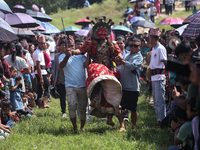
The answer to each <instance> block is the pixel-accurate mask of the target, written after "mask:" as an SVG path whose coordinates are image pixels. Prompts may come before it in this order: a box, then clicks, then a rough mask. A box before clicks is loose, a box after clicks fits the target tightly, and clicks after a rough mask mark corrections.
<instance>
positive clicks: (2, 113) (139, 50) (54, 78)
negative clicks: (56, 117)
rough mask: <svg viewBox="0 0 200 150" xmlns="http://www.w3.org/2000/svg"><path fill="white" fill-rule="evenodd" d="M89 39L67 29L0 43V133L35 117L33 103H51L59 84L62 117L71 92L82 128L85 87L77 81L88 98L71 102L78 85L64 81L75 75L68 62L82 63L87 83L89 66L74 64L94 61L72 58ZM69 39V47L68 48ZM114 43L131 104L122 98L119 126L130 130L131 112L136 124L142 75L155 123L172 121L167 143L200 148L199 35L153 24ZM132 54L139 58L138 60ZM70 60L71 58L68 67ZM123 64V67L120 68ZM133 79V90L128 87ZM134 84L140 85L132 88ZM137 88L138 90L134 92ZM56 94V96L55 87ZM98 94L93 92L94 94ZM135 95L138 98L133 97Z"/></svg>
mask: <svg viewBox="0 0 200 150" xmlns="http://www.w3.org/2000/svg"><path fill="white" fill-rule="evenodd" d="M66 40H67V41H66ZM86 42H88V39H86V38H85V37H82V36H77V35H72V36H68V38H67V39H65V38H64V36H63V35H61V34H58V35H51V36H44V35H38V36H37V35H36V36H26V37H20V39H19V41H16V42H2V43H1V44H0V59H1V62H0V63H1V64H0V80H1V81H0V89H1V90H0V99H1V100H0V106H1V107H0V138H5V137H8V136H9V135H10V134H13V131H12V128H13V126H14V123H17V122H21V121H23V120H25V119H29V121H30V122H31V117H33V116H35V117H37V116H36V115H34V111H33V108H34V107H38V108H41V109H42V108H48V109H51V108H50V107H49V105H48V104H47V103H48V102H49V101H50V100H51V95H50V93H51V92H50V87H51V88H52V87H56V89H57V92H58V93H59V94H60V97H59V98H60V105H61V112H62V117H63V118H66V117H67V116H66V97H67V102H68V110H69V115H70V119H71V122H72V124H73V127H74V128H73V129H74V132H77V126H76V113H74V112H73V111H74V109H79V110H78V112H79V117H80V119H81V130H83V128H84V124H85V120H86V107H87V102H88V98H87V96H86V89H85V87H84V88H83V89H82V87H81V88H80V87H79V86H78V85H77V87H76V88H75V89H76V90H83V91H81V93H82V95H81V96H80V97H79V98H78V99H80V101H82V99H85V101H84V104H81V102H80V101H78V102H76V103H75V104H74V105H73V104H72V103H73V102H72V101H69V99H70V100H71V99H73V98H71V97H70V98H68V96H69V95H70V94H71V93H72V92H74V91H73V89H70V88H66V84H67V85H68V84H69V83H65V82H66V80H72V79H74V78H75V77H72V76H71V77H69V76H67V77H66V74H69V72H70V71H71V70H70V69H69V68H67V67H71V68H72V70H73V69H79V70H75V71H74V72H76V73H77V74H78V75H79V76H81V78H82V76H84V78H82V79H83V80H84V81H80V82H83V84H85V80H86V77H85V76H86V75H85V71H84V70H85V69H82V70H81V68H80V67H81V66H78V67H79V68H77V66H76V65H79V64H80V65H81V64H82V66H83V68H84V67H87V66H88V65H87V63H90V62H87V61H88V60H87V58H88V56H84V55H83V57H85V58H83V57H82V56H79V57H78V59H77V60H76V61H75V63H73V64H71V62H73V59H70V58H72V55H74V54H75V53H76V52H77V51H76V50H79V49H82V46H83V45H84V44H85V43H86ZM66 43H67V44H68V48H66ZM113 43H114V44H117V46H118V48H119V49H120V50H121V52H120V53H121V55H122V56H121V57H120V56H117V57H116V58H115V59H116V60H113V61H115V62H116V65H117V66H114V68H115V70H116V71H118V72H119V77H118V80H119V82H120V83H121V84H122V90H123V96H122V99H125V101H123V102H125V103H127V102H128V103H127V104H128V105H129V103H130V105H131V106H130V107H129V106H127V104H124V103H121V106H122V107H121V114H120V116H122V119H120V117H119V122H120V125H121V128H120V131H126V129H125V126H124V123H123V121H128V120H129V119H128V118H129V112H130V115H131V123H132V125H133V128H132V129H133V130H136V121H137V111H136V110H137V99H138V96H139V91H140V86H141V84H140V83H141V80H144V82H146V84H148V86H149V91H150V93H151V89H152V95H153V99H152V98H151V94H148V95H147V99H148V98H149V101H153V103H154V107H155V112H156V118H157V123H156V126H155V127H156V128H161V129H162V128H165V127H168V128H169V133H166V134H173V135H174V144H175V146H171V147H170V145H169V147H170V148H169V149H182V148H186V149H195V150H197V149H198V148H200V146H199V144H200V140H199V117H200V116H199V115H200V114H199V113H200V112H199V111H200V99H199V96H200V93H199V92H200V91H199V89H200V79H199V76H200V68H199V66H200V65H199V63H200V52H199V51H200V48H199V46H200V37H198V38H195V39H191V38H185V37H181V36H180V35H179V33H178V32H177V31H167V32H162V33H161V32H160V31H159V29H158V28H157V29H156V28H152V29H151V30H150V31H144V33H143V34H135V35H134V34H127V35H123V34H119V33H118V34H116V35H115V41H114V42H113ZM71 49H73V51H71ZM74 50H75V51H74ZM88 53H89V52H88ZM136 54H137V57H136ZM88 55H89V54H88ZM133 56H134V57H133ZM140 56H141V57H140ZM134 58H135V59H136V58H137V61H135V60H134ZM74 59H75V58H74ZM69 61H70V64H69V66H67V67H66V65H67V63H68V62H69ZM140 62H141V63H140ZM127 64H130V68H131V67H132V68H131V70H130V71H129V72H128V71H127V70H126V69H127V68H128V67H127V66H128V65H127ZM165 66H166V67H165ZM126 67H127V68H126ZM181 67H182V68H181ZM122 68H123V69H124V70H121V69H122ZM185 68H186V69H185ZM187 69H188V70H187ZM135 70H136V71H135ZM126 71H127V72H126ZM134 71H135V72H134ZM170 71H172V72H170ZM124 72H126V73H124ZM129 73H130V74H129ZM132 74H134V78H132V77H133V76H132ZM67 78H70V79H67ZM78 80H79V79H78ZM132 80H134V81H133V83H134V84H138V86H137V87H132V85H130V83H127V81H128V82H132ZM137 81H138V82H137ZM151 83H152V84H151ZM70 84H73V83H70ZM129 85H130V86H131V87H129V88H131V90H130V91H131V92H129V90H127V89H128V86H129ZM65 88H66V90H65ZM95 88H98V86H95V87H94V90H95ZM134 88H135V89H136V90H132V89H134ZM97 90H98V89H97ZM133 91H134V92H136V94H133V93H132V92H133ZM75 92H77V91H75ZM77 93H78V92H77ZM84 94H85V95H84ZM83 95H84V96H83ZM52 96H54V97H55V92H54V95H52ZM89 98H92V96H91V97H89ZM95 98H96V97H93V99H94V100H95ZM131 98H132V99H133V101H134V102H132V101H131V102H130V100H129V99H131ZM134 98H135V99H134ZM93 99H92V100H93ZM126 100H127V101H126ZM77 103H78V104H79V103H80V106H78V107H77V106H76V105H77ZM82 103H83V102H82ZM90 105H91V106H92V107H94V108H95V107H96V106H95V105H96V103H95V101H91V104H90ZM81 106H82V107H81ZM88 107H89V105H88ZM36 109H37V108H36ZM119 109H120V108H119ZM74 117H75V118H74ZM109 117H110V116H108V122H107V124H108V125H111V126H114V125H115V124H114V123H113V122H112V118H109ZM74 119H75V120H74ZM109 119H111V120H109ZM155 122H156V121H155ZM10 136H12V135H10ZM180 147H181V148H180Z"/></svg>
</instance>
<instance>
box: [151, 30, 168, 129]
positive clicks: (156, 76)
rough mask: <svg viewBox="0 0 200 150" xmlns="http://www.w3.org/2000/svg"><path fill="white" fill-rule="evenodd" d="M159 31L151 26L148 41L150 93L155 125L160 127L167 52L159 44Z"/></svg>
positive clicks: (164, 114)
mask: <svg viewBox="0 0 200 150" xmlns="http://www.w3.org/2000/svg"><path fill="white" fill-rule="evenodd" d="M160 34H161V32H160V30H159V28H151V30H150V37H149V42H150V44H151V45H152V46H153V49H152V55H151V62H150V68H151V81H152V95H153V100H154V108H155V112H156V118H157V122H158V124H157V127H160V122H161V121H162V120H163V119H164V118H165V116H166V107H165V98H164V95H165V84H166V79H165V74H164V73H165V70H164V69H165V63H166V61H167V52H166V49H165V47H164V46H163V45H162V44H160V42H159V36H160Z"/></svg>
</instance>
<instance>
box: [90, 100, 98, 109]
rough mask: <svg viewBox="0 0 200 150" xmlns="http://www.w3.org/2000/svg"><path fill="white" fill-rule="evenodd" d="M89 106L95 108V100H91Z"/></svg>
mask: <svg viewBox="0 0 200 150" xmlns="http://www.w3.org/2000/svg"><path fill="white" fill-rule="evenodd" d="M90 106H91V107H93V108H96V107H97V102H96V101H95V100H91V103H90Z"/></svg>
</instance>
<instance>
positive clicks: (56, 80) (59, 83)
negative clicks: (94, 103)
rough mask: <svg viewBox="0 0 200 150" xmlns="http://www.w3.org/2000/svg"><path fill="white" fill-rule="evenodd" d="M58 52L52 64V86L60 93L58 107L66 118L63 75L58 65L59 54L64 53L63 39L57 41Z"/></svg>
mask: <svg viewBox="0 0 200 150" xmlns="http://www.w3.org/2000/svg"><path fill="white" fill-rule="evenodd" d="M59 47H60V52H58V53H57V54H56V55H55V59H54V62H55V63H54V65H53V70H54V72H53V74H52V78H53V86H56V87H57V91H58V93H59V94H60V107H61V111H62V118H66V117H67V115H66V91H65V76H64V72H63V69H61V68H60V67H59V56H60V55H62V54H65V51H66V47H65V40H61V41H60V43H59Z"/></svg>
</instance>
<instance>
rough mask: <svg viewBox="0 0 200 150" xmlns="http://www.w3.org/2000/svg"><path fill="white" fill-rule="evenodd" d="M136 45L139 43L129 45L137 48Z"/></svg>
mask: <svg viewBox="0 0 200 150" xmlns="http://www.w3.org/2000/svg"><path fill="white" fill-rule="evenodd" d="M138 46H140V45H136V44H131V45H130V47H134V48H137V47H138Z"/></svg>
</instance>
